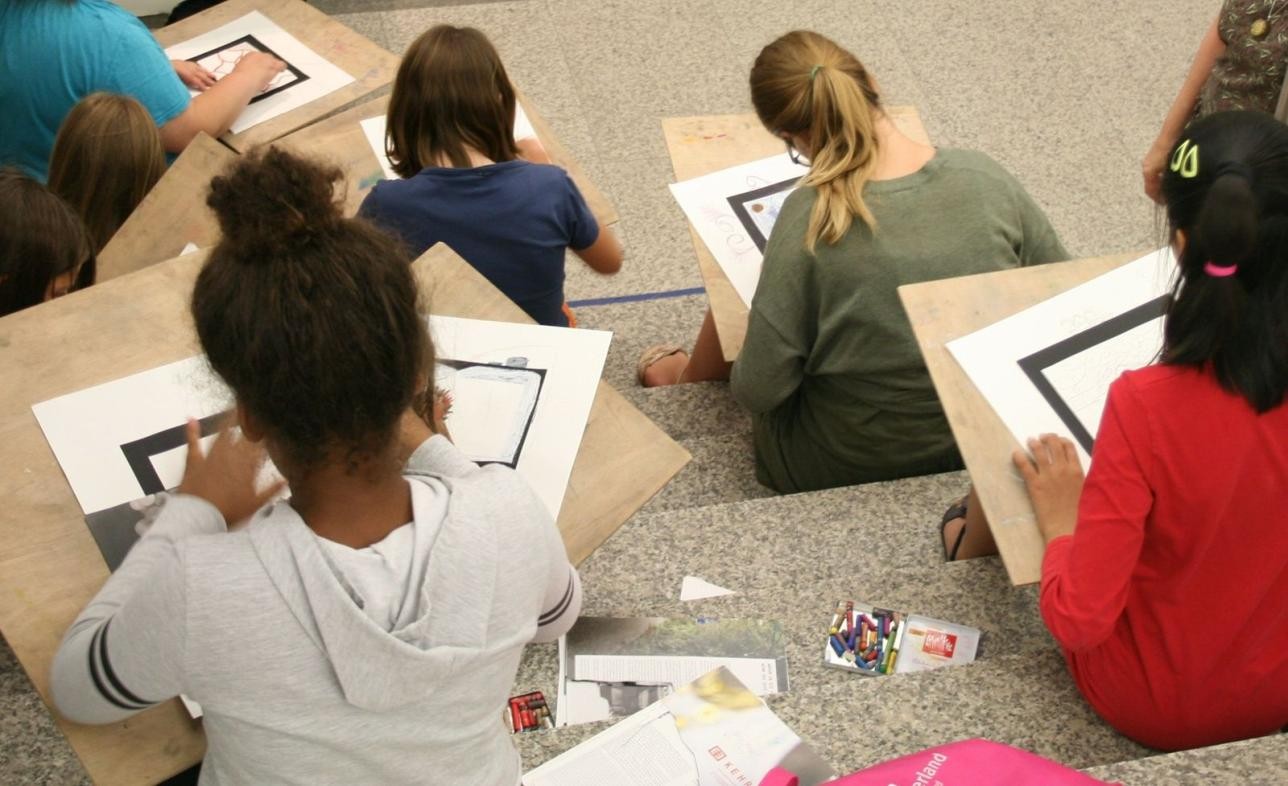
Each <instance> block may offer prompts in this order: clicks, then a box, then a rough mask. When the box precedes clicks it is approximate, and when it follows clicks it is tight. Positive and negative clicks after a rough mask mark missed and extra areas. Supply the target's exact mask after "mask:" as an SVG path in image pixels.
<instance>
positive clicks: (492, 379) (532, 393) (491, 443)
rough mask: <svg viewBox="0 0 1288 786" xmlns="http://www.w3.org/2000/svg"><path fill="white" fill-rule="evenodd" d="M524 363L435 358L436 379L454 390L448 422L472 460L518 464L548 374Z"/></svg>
mask: <svg viewBox="0 0 1288 786" xmlns="http://www.w3.org/2000/svg"><path fill="white" fill-rule="evenodd" d="M527 363H528V361H527V358H521V357H520V358H509V359H508V360H507V361H506V363H505V364H504V365H501V364H496V363H475V362H472V361H465V360H439V361H438V363H437V365H436V367H435V370H434V374H435V378H434V384H435V385H437V386H438V387H439V388H442V389H443V390H445V391H447V392H448V393H451V395H452V409H451V411H450V412H449V413H448V416H447V428H448V430H450V431H451V433H452V438H453V440H454V441H455V443H456V446H457V447H458V448H460V449H461V452H463V453H464V454H465V455H466V456H468V457H469V458H470V460H471V461H474V462H475V463H478V464H504V465H505V466H507V467H510V468H511V469H514V468H516V467H518V465H519V458H520V457H521V456H522V455H523V447H524V445H525V443H526V442H527V438H528V431H529V430H530V429H531V427H532V418H533V416H534V415H535V414H536V411H537V402H538V401H539V400H540V398H541V388H542V383H544V382H545V377H546V371H545V369H538V368H528V367H527Z"/></svg>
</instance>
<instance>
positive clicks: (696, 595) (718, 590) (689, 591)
mask: <svg viewBox="0 0 1288 786" xmlns="http://www.w3.org/2000/svg"><path fill="white" fill-rule="evenodd" d="M737 594H738V593H736V592H734V591H733V590H731V589H725V588H724V587H721V586H719V585H716V584H712V583H711V582H709V581H707V580H706V579H700V578H698V577H697V576H685V577H684V580H683V581H681V582H680V600H702V599H703V598H719V597H723V596H725V595H737Z"/></svg>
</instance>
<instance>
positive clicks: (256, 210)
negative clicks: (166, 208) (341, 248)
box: [206, 147, 344, 263]
mask: <svg viewBox="0 0 1288 786" xmlns="http://www.w3.org/2000/svg"><path fill="white" fill-rule="evenodd" d="M343 179H344V173H343V172H341V171H340V170H339V169H338V168H336V167H334V166H324V165H321V164H319V163H317V162H315V161H311V160H308V159H304V158H301V157H299V156H297V155H295V154H293V153H290V152H287V151H286V150H282V149H281V148H278V147H269V148H267V149H265V150H257V151H253V152H251V153H249V154H247V155H245V156H243V157H242V158H240V159H238V160H237V161H236V162H235V163H234V164H233V165H232V166H231V167H230V169H229V170H228V171H227V172H225V173H224V174H222V175H219V176H217V177H215V178H213V179H212V180H211V181H210V193H209V195H208V196H207V197H206V204H207V205H209V206H210V209H211V210H213V211H214V213H215V216H216V217H217V218H218V220H219V228H220V231H221V232H222V234H223V240H222V243H221V244H222V245H224V246H225V247H226V248H227V249H228V250H230V251H232V252H233V254H232V255H233V256H234V257H236V258H237V259H239V260H241V261H243V262H248V263H254V262H258V261H261V260H263V261H269V260H271V259H272V258H273V257H275V256H277V255H280V254H283V253H285V252H288V251H290V250H292V249H295V248H298V247H299V246H300V245H301V244H307V243H308V242H309V241H310V240H313V239H316V238H318V237H320V236H323V235H326V234H329V233H332V232H334V231H335V230H336V228H337V227H338V226H339V225H340V223H341V221H343V219H344V216H343V213H342V212H341V206H340V203H339V201H338V199H337V198H336V184H337V183H339V182H341V181H342V180H343ZM248 252H249V253H248Z"/></svg>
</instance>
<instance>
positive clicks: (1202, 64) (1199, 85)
mask: <svg viewBox="0 0 1288 786" xmlns="http://www.w3.org/2000/svg"><path fill="white" fill-rule="evenodd" d="M1220 23H1221V18H1220V17H1219V16H1218V17H1217V18H1216V19H1215V20H1214V21H1213V22H1212V26H1211V27H1209V28H1208V31H1207V33H1206V34H1205V35H1204V36H1203V41H1202V42H1201V43H1200V44H1199V51H1198V53H1197V54H1196V55H1195V56H1194V63H1193V64H1192V65H1191V66H1190V72H1189V74H1188V75H1186V77H1185V82H1184V83H1183V84H1182V85H1181V91H1180V92H1179V93H1177V94H1176V100H1175V101H1173V102H1172V108H1171V110H1169V111H1168V113H1167V117H1166V118H1164V119H1163V128H1162V130H1160V131H1159V132H1158V138H1157V139H1155V140H1154V144H1153V146H1151V147H1150V148H1149V152H1147V153H1146V154H1145V158H1144V160H1143V161H1142V162H1141V165H1140V166H1141V175H1142V176H1143V177H1144V180H1145V193H1146V194H1148V195H1149V198H1150V199H1153V200H1154V201H1155V202H1161V201H1162V193H1161V191H1160V188H1161V187H1162V184H1163V167H1165V166H1167V156H1168V155H1169V154H1170V153H1171V152H1172V147H1173V146H1174V145H1175V144H1176V140H1177V139H1179V138H1180V136H1181V132H1182V131H1184V130H1185V126H1186V124H1187V123H1189V121H1190V118H1191V117H1192V116H1193V115H1194V105H1195V104H1197V103H1198V100H1199V93H1201V92H1202V90H1203V84H1204V83H1205V82H1207V80H1208V77H1209V76H1210V75H1211V74H1212V66H1213V65H1214V64H1215V63H1216V61H1217V59H1218V58H1219V57H1221V55H1223V54H1225V41H1222V40H1221V31H1220Z"/></svg>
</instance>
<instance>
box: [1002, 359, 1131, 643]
mask: <svg viewBox="0 0 1288 786" xmlns="http://www.w3.org/2000/svg"><path fill="white" fill-rule="evenodd" d="M1124 409H1126V410H1127V411H1125V412H1124V411H1122V410H1124ZM1139 410H1141V408H1140V407H1139V406H1138V405H1137V404H1136V402H1135V401H1133V400H1132V399H1131V398H1130V394H1129V389H1128V388H1126V386H1125V384H1124V380H1119V381H1118V382H1116V383H1114V385H1113V387H1111V388H1110V393H1109V400H1108V402H1107V404H1106V406H1105V414H1104V416H1103V418H1102V419H1101V423H1100V429H1099V431H1098V432H1097V435H1096V450H1095V460H1094V462H1093V463H1092V467H1091V473H1090V475H1089V476H1088V477H1087V479H1086V481H1085V483H1084V482H1083V480H1082V469H1081V467H1080V466H1079V464H1078V456H1077V453H1076V451H1074V450H1073V446H1072V444H1071V443H1069V444H1067V445H1064V446H1063V447H1064V450H1063V453H1061V450H1060V449H1058V448H1059V446H1060V445H1062V444H1063V443H1067V440H1065V441H1063V442H1061V441H1058V440H1055V439H1054V438H1052V439H1047V440H1044V441H1043V443H1041V444H1039V445H1037V446H1035V448H1034V454H1035V459H1036V461H1035V462H1031V461H1030V460H1029V459H1028V458H1027V457H1026V456H1023V455H1022V454H1017V455H1016V457H1015V463H1016V466H1017V467H1018V468H1019V469H1020V472H1021V473H1022V474H1023V475H1024V480H1025V485H1026V486H1027V487H1028V489H1029V495H1030V497H1032V499H1033V507H1034V510H1035V511H1036V513H1037V516H1038V527H1039V529H1041V530H1042V533H1043V536H1044V537H1045V539H1046V541H1047V549H1046V554H1045V555H1044V556H1043V559H1042V588H1041V595H1040V601H1039V605H1040V608H1041V611H1042V619H1043V620H1044V621H1045V622H1046V625H1047V628H1048V629H1049V630H1050V631H1051V635H1053V636H1054V637H1055V639H1056V641H1058V642H1060V644H1061V645H1062V646H1064V647H1065V648H1066V649H1070V650H1075V651H1077V650H1084V649H1088V648H1091V647H1094V646H1096V645H1098V644H1100V643H1102V642H1103V641H1105V639H1107V638H1109V636H1110V635H1111V634H1112V633H1113V630H1114V627H1115V626H1116V625H1117V624H1118V619H1119V617H1121V616H1122V613H1123V609H1124V608H1125V607H1126V604H1127V592H1128V589H1129V587H1130V583H1131V577H1132V573H1133V572H1134V571H1135V568H1136V563H1137V562H1138V561H1139V559H1140V551H1141V546H1142V544H1143V543H1144V540H1145V521H1146V518H1147V517H1148V516H1149V511H1150V510H1151V508H1152V507H1153V492H1152V491H1151V490H1150V488H1149V484H1148V483H1147V482H1146V480H1145V475H1144V471H1143V470H1142V468H1141V464H1140V461H1139V460H1138V457H1137V455H1136V452H1135V450H1134V449H1133V446H1132V445H1131V443H1130V442H1129V441H1128V438H1127V436H1126V434H1125V431H1124V429H1123V422H1124V421H1131V422H1137V423H1143V422H1145V420H1146V415H1145V413H1144V412H1143V411H1139ZM1070 462H1071V463H1072V464H1070ZM1079 492H1081V493H1079Z"/></svg>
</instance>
